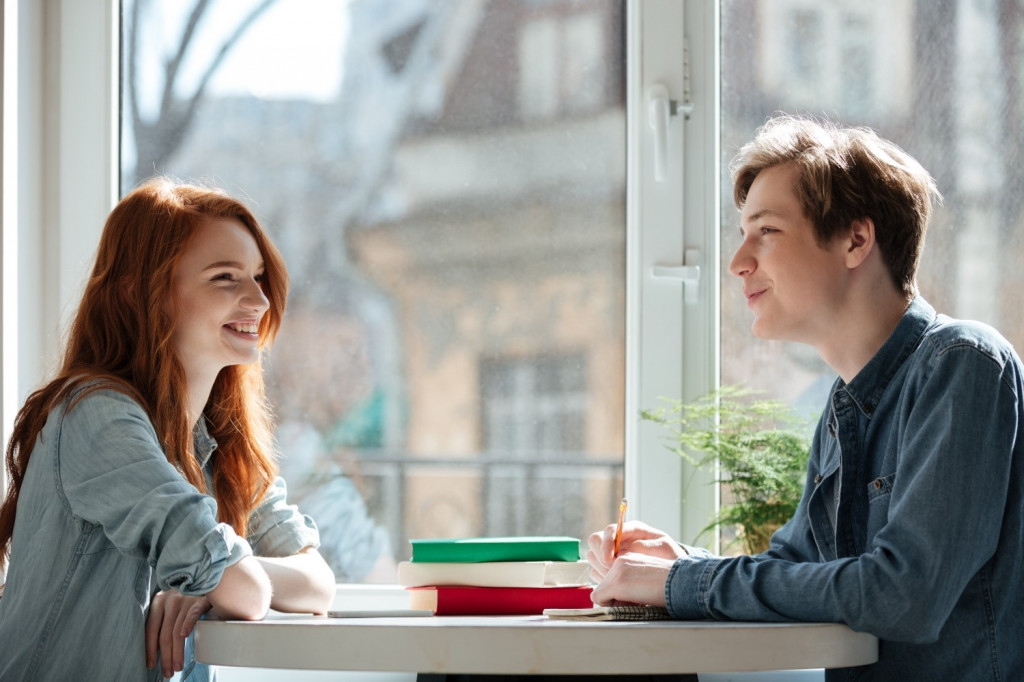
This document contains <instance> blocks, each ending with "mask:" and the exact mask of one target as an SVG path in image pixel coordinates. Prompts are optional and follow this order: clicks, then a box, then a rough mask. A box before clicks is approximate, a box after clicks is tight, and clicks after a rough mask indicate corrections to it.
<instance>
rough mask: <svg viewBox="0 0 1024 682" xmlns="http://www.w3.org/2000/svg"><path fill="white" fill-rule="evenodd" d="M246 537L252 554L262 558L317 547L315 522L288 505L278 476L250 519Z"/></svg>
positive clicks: (280, 555) (285, 490)
mask: <svg viewBox="0 0 1024 682" xmlns="http://www.w3.org/2000/svg"><path fill="white" fill-rule="evenodd" d="M247 537H248V540H249V544H250V545H252V549H253V552H254V553H255V554H256V555H257V556H265V557H283V556H291V555H292V554H296V553H298V552H300V551H301V550H303V549H305V548H306V547H312V548H314V549H315V548H318V547H319V546H320V532H319V531H318V530H317V527H316V523H315V522H314V521H313V519H312V518H310V517H309V516H307V515H305V514H303V513H302V512H300V511H299V509H298V507H296V506H295V505H293V504H289V503H288V491H287V487H286V485H285V482H284V479H282V478H281V477H280V476H279V477H277V478H276V479H275V480H274V483H273V484H272V485H271V486H270V488H269V489H268V490H267V494H266V495H264V496H263V500H262V501H261V502H260V504H259V505H258V506H257V507H256V509H255V510H254V511H253V513H252V515H251V516H250V518H249V532H248V534H247Z"/></svg>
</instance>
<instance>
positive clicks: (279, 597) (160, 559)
mask: <svg viewBox="0 0 1024 682" xmlns="http://www.w3.org/2000/svg"><path fill="white" fill-rule="evenodd" d="M287 291H288V276H287V273H286V270H285V266H284V263H283V261H282V259H281V256H280V254H279V253H278V252H277V249H276V248H275V247H274V245H273V244H272V243H271V242H270V240H269V239H268V238H267V236H266V235H265V234H264V232H263V230H262V229H261V227H260V226H259V224H258V222H257V221H256V219H255V217H254V216H253V215H252V214H251V213H250V212H249V210H248V209H246V208H245V206H243V205H242V204H241V203H239V202H238V201H236V200H234V199H232V198H230V197H228V196H226V195H225V194H223V193H221V192H220V191H217V190H210V189H206V188H201V187H196V186H191V185H182V184H175V183H173V182H170V181H168V180H163V179H160V180H154V181H150V182H148V183H147V184H145V185H143V186H141V187H139V188H138V189H136V190H134V191H133V192H131V193H130V194H128V195H127V196H126V197H125V198H124V199H123V200H122V201H121V202H120V203H119V204H118V205H117V207H116V208H115V209H114V210H113V212H111V214H110V216H109V218H108V219H107V222H106V226H105V227H104V230H103V235H102V237H101V239H100V245H99V250H98V253H97V257H96V264H95V267H94V268H93V271H92V274H91V276H90V278H89V281H88V284H87V286H86V289H85V293H84V295H83V297H82V301H81V304H80V306H79V309H78V312H77V314H76V316H75V318H74V321H73V323H72V325H71V329H70V334H69V338H68V342H67V348H66V349H65V352H64V357H63V362H62V364H61V367H60V369H59V371H58V372H57V375H56V377H54V378H53V379H52V380H51V381H50V382H49V383H47V384H46V385H45V386H43V387H42V388H40V389H39V390H37V391H35V392H34V393H32V394H31V395H30V396H29V398H28V400H27V401H26V403H25V405H24V407H23V408H22V409H21V411H20V412H19V414H18V416H17V419H16V421H15V425H14V432H13V435H12V437H11V440H10V443H9V444H8V447H7V470H8V474H9V477H10V478H9V480H10V485H9V488H8V491H7V497H6V499H5V501H4V503H3V505H2V506H0V568H3V567H4V564H5V563H7V560H8V559H9V566H8V572H7V584H6V589H5V592H4V594H3V598H2V599H0V642H3V656H0V679H68V678H69V677H70V676H71V675H74V676H75V677H76V678H77V679H110V680H113V679H118V680H129V679H137V680H150V679H160V678H161V677H170V676H172V675H173V674H174V671H184V674H183V676H182V677H183V678H185V679H192V680H195V679H202V678H204V677H205V676H206V675H207V673H208V672H209V671H208V670H207V669H206V668H205V666H202V665H194V662H193V661H192V660H190V659H191V631H192V629H193V627H194V626H195V623H196V621H197V620H198V619H199V618H200V617H201V616H202V615H203V614H205V613H207V612H210V613H212V614H214V615H216V616H219V617H224V618H233V619H259V618H262V617H263V616H264V615H265V614H266V612H267V610H268V608H270V607H273V608H274V609H277V610H281V611H295V612H311V613H324V612H326V610H327V609H328V607H329V606H330V602H331V598H332V597H333V593H334V576H333V574H332V573H331V570H330V568H329V567H328V566H327V564H326V563H325V562H324V561H323V559H322V558H321V557H320V555H319V553H318V552H317V550H316V548H317V547H318V545H319V535H318V533H317V530H316V526H315V525H314V523H313V521H312V520H311V519H310V518H309V517H307V516H304V515H302V514H300V513H299V512H298V510H297V509H296V508H295V507H294V506H291V505H289V504H288V503H287V502H286V500H285V487H284V483H283V481H281V479H280V478H278V477H277V467H276V465H275V461H274V456H273V444H272V424H271V419H270V414H269V410H268V407H267V404H266V402H265V398H264V385H263V374H262V367H261V364H260V356H261V352H262V350H263V349H264V348H265V347H267V346H268V345H269V344H270V343H271V341H272V340H273V339H274V336H275V334H276V333H277V330H278V328H279V326H280V324H281V319H282V315H283V313H284V307H285V299H286V296H287Z"/></svg>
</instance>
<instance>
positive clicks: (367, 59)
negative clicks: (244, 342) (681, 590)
mask: <svg viewBox="0 0 1024 682" xmlns="http://www.w3.org/2000/svg"><path fill="white" fill-rule="evenodd" d="M123 19H124V21H123V32H124V33H123V40H124V51H123V55H124V57H123V80H122V83H123V85H122V95H123V97H122V101H123V111H122V135H123V137H122V191H127V190H128V189H130V188H131V187H132V186H134V185H135V184H136V183H138V182H139V181H140V180H142V179H144V178H146V177H148V176H151V175H154V174H168V175H172V176H175V177H178V178H181V179H187V180H199V181H203V182H208V183H212V184H216V185H218V186H221V187H223V188H224V189H226V190H227V191H228V192H230V193H233V194H235V195H238V196H240V197H242V198H244V199H246V200H247V201H248V203H249V205H250V206H251V207H252V208H253V209H254V211H255V212H256V214H257V215H258V216H259V218H260V219H261V221H262V222H263V224H264V225H265V227H266V228H267V229H268V231H269V232H270V233H271V234H272V236H273V238H274V240H275V242H276V243H277V245H278V246H279V248H280V249H281V251H282V253H283V254H284V257H285V259H286V262H287V263H288V266H289V270H290V273H291V276H292V291H291V295H290V299H289V308H288V312H287V315H286V318H285V325H284V328H283V329H282V332H281V334H280V336H279V339H278V341H277V343H276V344H275V347H274V348H273V351H272V353H271V355H270V359H269V363H268V369H267V379H268V389H269V393H270V398H271V401H272V402H273V404H274V406H275V409H276V411H277V414H278V420H279V428H278V441H279V445H280V447H281V449H282V452H283V458H282V461H281V467H282V471H283V473H284V474H285V475H286V478H287V481H288V484H289V489H290V491H291V495H292V497H293V498H294V499H296V500H297V501H298V502H299V504H300V505H301V506H302V507H303V508H304V510H305V511H307V512H308V513H310V514H312V515H313V516H314V517H315V518H316V520H317V522H318V524H319V526H320V528H321V533H322V536H323V541H324V547H323V548H322V552H323V553H324V555H325V556H326V557H327V558H328V560H329V561H330V562H331V563H332V565H333V567H334V569H335V571H336V573H337V575H338V578H339V580H342V581H377V580H379V581H393V580H394V562H396V561H399V560H403V559H405V558H407V556H408V554H409V547H408V542H407V540H408V539H409V538H412V537H442V536H467V535H497V534H506V533H508V534H513V533H514V534H534V533H547V534H555V533H557V534H566V535H573V536H577V537H580V538H584V537H585V536H586V534H588V533H589V532H590V531H592V530H593V529H595V528H598V527H601V526H603V525H604V524H606V523H607V522H608V520H609V519H612V518H613V517H614V514H615V508H616V505H617V502H618V499H619V497H621V495H622V468H623V442H624V404H623V403H624V397H623V396H624V391H625V378H624V362H625V244H626V230H625V169H626V149H625V147H626V133H625V113H624V112H625V106H624V96H625V64H624V54H625V46H624V26H623V22H624V9H623V3H622V2H617V1H616V2H600V3H595V2H590V1H587V0H549V1H546V2H536V1H525V0H524V1H519V0H517V1H502V2H492V3H479V2H459V1H451V2H440V1H438V0H372V1H366V0H362V1H357V0H352V1H350V2H338V1H337V0H277V1H276V2H275V1H274V0H269V1H261V2H256V1H255V0H249V1H246V0H237V1H233V2H230V3H204V2H180V0H124V2H123Z"/></svg>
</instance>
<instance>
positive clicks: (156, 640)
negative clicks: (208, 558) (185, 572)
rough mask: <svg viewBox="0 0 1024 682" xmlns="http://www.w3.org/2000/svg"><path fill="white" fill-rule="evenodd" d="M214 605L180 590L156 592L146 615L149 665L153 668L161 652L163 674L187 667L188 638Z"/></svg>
mask: <svg viewBox="0 0 1024 682" xmlns="http://www.w3.org/2000/svg"><path fill="white" fill-rule="evenodd" d="M211 607H212V605H211V604H210V600H209V599H207V598H206V597H205V596H203V597H186V596H185V595H183V594H182V593H181V592H178V591H177V590H165V591H161V592H157V593H156V595H154V596H153V601H152V602H150V605H149V616H148V617H147V618H146V667H147V668H152V667H154V666H155V665H156V659H157V654H159V656H160V664H161V666H162V668H163V670H162V674H163V676H164V677H171V676H173V675H174V673H175V672H178V671H180V670H181V669H182V668H184V666H185V640H186V639H187V638H188V636H189V634H190V633H191V632H192V628H194V627H195V626H196V623H197V622H198V621H199V617H200V616H202V615H203V614H204V613H206V612H207V611H209V610H210V608H211Z"/></svg>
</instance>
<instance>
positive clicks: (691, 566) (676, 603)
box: [665, 557, 722, 620]
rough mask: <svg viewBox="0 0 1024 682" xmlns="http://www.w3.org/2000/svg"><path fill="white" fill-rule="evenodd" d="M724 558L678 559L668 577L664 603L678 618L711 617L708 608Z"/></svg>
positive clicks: (695, 618) (698, 618)
mask: <svg viewBox="0 0 1024 682" xmlns="http://www.w3.org/2000/svg"><path fill="white" fill-rule="evenodd" d="M721 563H722V559H694V558H691V557H683V558H681V559H676V562H675V563H674V564H672V568H671V569H669V572H668V578H667V579H666V580H665V606H666V608H668V612H669V613H670V614H672V617H673V618H675V619H677V620H701V619H705V620H706V619H709V618H711V617H712V615H711V611H710V609H709V608H708V593H709V591H710V589H711V581H712V579H713V578H714V576H715V572H716V571H717V570H718V566H719V565H720V564H721Z"/></svg>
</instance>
